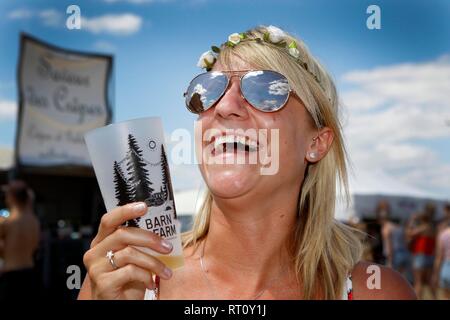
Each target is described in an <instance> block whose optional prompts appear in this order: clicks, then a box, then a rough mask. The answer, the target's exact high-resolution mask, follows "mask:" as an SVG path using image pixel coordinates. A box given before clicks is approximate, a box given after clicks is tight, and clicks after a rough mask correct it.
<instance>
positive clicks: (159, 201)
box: [85, 117, 184, 269]
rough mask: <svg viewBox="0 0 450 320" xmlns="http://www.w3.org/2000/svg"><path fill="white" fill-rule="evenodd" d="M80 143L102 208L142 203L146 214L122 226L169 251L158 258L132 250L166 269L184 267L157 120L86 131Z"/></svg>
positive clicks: (168, 174)
mask: <svg viewBox="0 0 450 320" xmlns="http://www.w3.org/2000/svg"><path fill="white" fill-rule="evenodd" d="M85 141H86V144H87V148H88V151H89V155H90V157H91V161H92V165H93V167H94V171H95V175H96V177H97V181H98V184H99V186H100V191H101V193H102V196H103V200H104V202H105V206H106V209H107V210H108V211H111V210H112V209H114V208H116V207H117V206H122V205H125V204H127V203H130V202H137V201H143V202H145V203H146V204H147V206H148V211H147V213H146V214H145V215H144V216H142V217H139V218H137V219H133V220H129V221H127V222H126V223H125V225H126V226H127V227H138V228H142V229H144V230H149V231H152V232H154V233H156V234H158V235H159V236H161V237H162V238H164V239H166V240H168V241H170V242H171V243H172V245H173V250H172V252H171V253H170V254H166V255H165V254H161V253H158V252H156V251H153V250H151V249H149V248H142V247H138V249H139V250H142V251H144V252H146V253H149V254H151V255H153V256H155V257H156V258H158V259H159V260H161V261H162V262H163V263H164V264H166V265H167V266H168V267H169V268H172V269H176V268H179V267H181V266H183V264H184V259H183V254H182V253H183V250H182V245H181V237H180V223H179V221H178V220H177V214H176V209H175V200H174V195H173V190H172V184H171V179H170V173H169V165H168V162H167V157H166V149H165V148H164V131H163V127H162V123H161V119H160V118H155V117H151V118H141V119H136V120H130V121H125V122H120V123H116V124H111V125H108V126H105V127H101V128H98V129H94V130H92V131H89V132H88V133H87V134H86V135H85Z"/></svg>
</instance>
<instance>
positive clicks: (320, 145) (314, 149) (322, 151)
mask: <svg viewBox="0 0 450 320" xmlns="http://www.w3.org/2000/svg"><path fill="white" fill-rule="evenodd" d="M333 139H334V133H333V131H332V130H331V129H330V128H328V127H323V128H321V129H319V131H318V133H317V135H316V136H315V137H313V138H312V139H311V143H310V144H309V146H308V149H307V151H306V156H305V158H306V160H307V161H308V162H311V163H316V162H318V161H319V160H321V159H322V158H323V157H325V155H326V154H327V153H328V150H330V148H331V144H332V143H333Z"/></svg>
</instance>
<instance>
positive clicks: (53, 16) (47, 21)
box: [38, 9, 63, 27]
mask: <svg viewBox="0 0 450 320" xmlns="http://www.w3.org/2000/svg"><path fill="white" fill-rule="evenodd" d="M38 17H39V18H40V19H41V22H42V23H43V24H44V25H47V26H52V27H53V26H58V25H59V26H61V25H63V15H62V14H61V12H59V11H56V10H55V9H47V10H42V11H40V12H39V13H38Z"/></svg>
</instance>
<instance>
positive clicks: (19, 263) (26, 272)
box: [0, 180, 40, 301]
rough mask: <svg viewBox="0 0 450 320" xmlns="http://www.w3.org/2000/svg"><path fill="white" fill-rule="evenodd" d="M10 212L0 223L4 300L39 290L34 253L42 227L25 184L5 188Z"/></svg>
mask: <svg viewBox="0 0 450 320" xmlns="http://www.w3.org/2000/svg"><path fill="white" fill-rule="evenodd" d="M1 189H2V192H4V193H5V201H6V205H7V207H8V210H9V212H10V215H9V217H8V218H3V219H2V220H0V256H1V257H2V259H3V260H4V264H3V268H2V272H1V273H0V301H1V300H6V299H8V300H9V299H23V297H24V296H33V295H34V294H35V293H37V292H36V291H37V290H38V288H39V287H38V280H37V279H38V277H37V276H36V274H35V271H34V253H35V251H36V250H37V248H38V245H39V240H40V224H39V221H38V219H37V217H36V216H35V214H34V212H33V200H34V195H33V192H32V191H31V189H29V188H28V186H27V185H26V183H25V182H23V181H19V180H16V181H12V182H10V183H9V184H8V185H6V186H2V188H1Z"/></svg>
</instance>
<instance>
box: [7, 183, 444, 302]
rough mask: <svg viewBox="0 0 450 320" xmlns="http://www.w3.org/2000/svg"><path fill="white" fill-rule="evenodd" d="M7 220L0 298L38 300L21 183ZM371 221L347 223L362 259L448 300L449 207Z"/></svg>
mask: <svg viewBox="0 0 450 320" xmlns="http://www.w3.org/2000/svg"><path fill="white" fill-rule="evenodd" d="M1 191H2V194H3V196H4V197H5V199H3V202H5V204H6V205H7V206H8V210H9V211H8V212H9V216H8V217H2V216H0V262H3V263H0V300H3V299H4V298H6V297H8V298H14V297H17V298H20V297H22V296H23V294H24V292H27V295H29V294H31V293H32V292H34V293H35V296H39V293H40V292H42V289H43V288H42V283H41V281H40V278H41V277H40V276H39V273H37V272H36V266H35V253H36V251H37V249H38V246H39V242H40V238H41V235H40V233H41V231H40V229H41V228H40V224H39V221H38V219H37V217H36V215H35V213H34V211H33V202H34V193H33V191H32V190H31V189H30V188H29V187H28V186H27V185H26V183H24V182H23V181H14V182H11V183H10V184H8V185H6V186H3V187H2V190H1ZM375 216H376V219H375V220H373V221H363V222H361V223H356V224H352V225H353V226H354V227H357V228H358V229H360V230H362V231H364V234H365V241H364V245H365V253H364V257H363V259H364V260H367V261H373V262H375V263H379V264H384V265H386V266H389V267H391V268H393V269H395V270H397V271H398V272H400V273H401V274H403V276H404V277H405V278H407V279H408V280H409V281H410V282H411V284H412V285H413V286H414V289H415V290H416V293H417V296H418V297H419V298H422V299H450V204H446V205H445V206H444V214H443V215H442V217H439V219H437V217H436V207H435V205H434V204H432V203H428V204H427V205H426V206H425V207H424V208H423V209H422V210H421V211H420V212H416V213H414V214H412V215H411V216H409V217H408V219H406V220H404V221H399V220H397V219H394V215H393V214H392V212H391V208H390V205H389V203H388V202H387V201H380V202H379V203H378V205H377V207H376V208H375Z"/></svg>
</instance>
